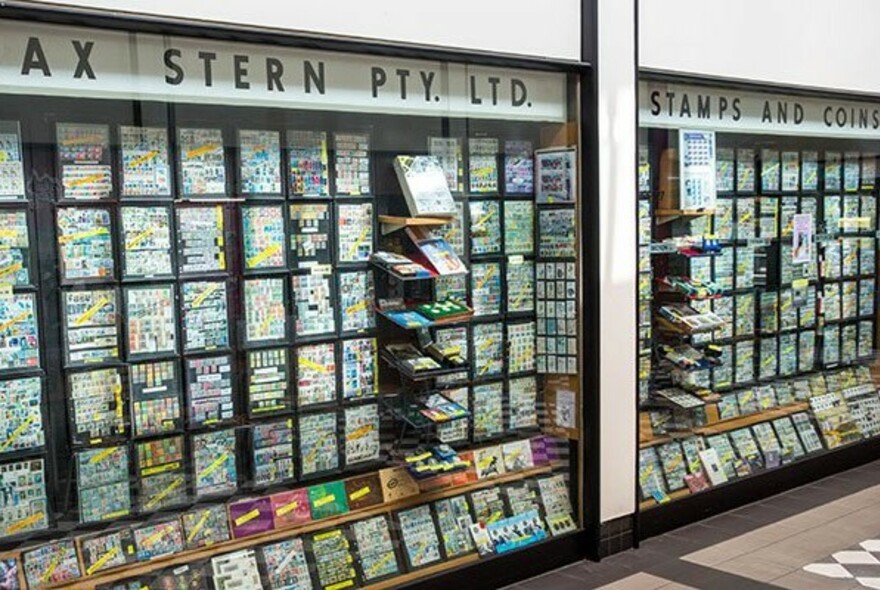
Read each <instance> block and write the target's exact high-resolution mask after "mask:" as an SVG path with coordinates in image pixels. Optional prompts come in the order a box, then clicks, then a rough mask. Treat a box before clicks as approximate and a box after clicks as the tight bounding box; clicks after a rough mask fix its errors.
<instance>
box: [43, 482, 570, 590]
mask: <svg viewBox="0 0 880 590" xmlns="http://www.w3.org/2000/svg"><path fill="white" fill-rule="evenodd" d="M552 470H553V468H552V467H551V466H541V467H533V468H531V469H525V470H523V471H517V472H514V473H505V474H503V475H499V476H497V477H492V478H489V479H481V480H478V481H473V482H470V483H467V484H465V485H460V486H450V487H445V488H441V489H437V490H432V491H429V492H423V493H420V494H416V495H414V496H410V497H408V498H404V499H401V500H397V501H394V502H387V503H384V504H380V505H378V506H371V507H369V508H362V509H360V510H352V511H351V512H346V513H345V514H341V515H339V516H334V517H332V518H324V519H321V520H315V521H311V522H308V523H306V524H302V525H298V526H292V527H287V528H283V529H275V530H272V531H267V532H265V533H260V534H257V535H252V536H249V537H245V538H242V539H230V540H229V541H224V542H222V543H215V544H214V545H211V546H209V547H201V548H199V549H191V550H186V551H180V552H178V553H175V554H173V555H170V556H167V557H162V558H159V559H154V560H153V561H148V562H144V563H135V564H130V565H127V566H121V567H119V568H114V569H112V570H107V571H106V572H98V573H96V574H94V575H92V576H84V577H82V578H79V579H76V580H71V581H70V582H67V583H64V584H56V585H53V586H47V588H53V589H55V588H71V589H73V588H75V589H77V590H94V589H95V588H96V587H97V586H99V585H103V584H107V583H110V582H118V581H121V580H125V579H128V578H135V577H139V576H144V575H147V574H150V573H154V572H156V571H157V570H161V569H165V568H168V567H173V566H179V565H183V564H187V563H191V562H194V561H201V560H206V559H210V558H211V557H214V556H216V555H219V554H223V553H228V552H231V551H238V550H240V549H248V548H250V547H255V546H257V545H263V544H265V543H271V542H273V541H281V540H283V539H289V538H291V537H295V536H298V535H303V534H307V533H311V532H314V531H319V530H322V529H330V528H333V527H338V526H341V525H344V524H347V523H349V522H353V521H355V520H360V519H363V518H368V517H370V516H376V515H379V514H386V513H391V512H396V511H398V510H401V509H404V508H410V507H413V506H417V505H419V504H425V503H427V502H434V501H436V500H441V499H443V498H449V497H452V496H458V495H460V494H465V493H468V492H471V491H474V490H479V489H483V488H488V487H492V486H496V485H499V484H503V483H508V482H512V481H519V480H521V479H526V478H529V477H535V476H538V475H545V474H548V473H551V472H552ZM475 551H476V550H475ZM479 558H480V557H479V555H478V554H477V553H476V552H475V553H473V554H471V555H466V556H464V557H461V558H457V559H452V560H448V561H444V562H442V563H438V564H436V565H433V566H429V567H426V568H423V569H419V570H417V571H414V572H409V573H407V574H403V575H401V576H397V577H394V578H391V579H389V580H387V581H385V582H380V583H377V584H374V585H372V586H367V588H370V589H373V590H379V589H384V588H393V587H396V586H398V585H400V584H401V583H402V582H404V581H411V580H415V579H418V578H422V577H424V576H429V575H432V574H435V573H437V572H440V571H444V570H447V569H451V568H454V567H459V566H461V565H464V564H467V563H470V562H472V561H477V560H479Z"/></svg>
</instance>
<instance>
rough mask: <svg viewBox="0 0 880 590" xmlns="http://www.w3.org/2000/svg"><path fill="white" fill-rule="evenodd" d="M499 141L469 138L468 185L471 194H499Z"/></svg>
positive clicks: (485, 138) (486, 138) (488, 138)
mask: <svg viewBox="0 0 880 590" xmlns="http://www.w3.org/2000/svg"><path fill="white" fill-rule="evenodd" d="M498 151H499V146H498V140H497V139H495V138H491V137H470V138H468V184H469V187H470V192H471V193H497V192H498Z"/></svg>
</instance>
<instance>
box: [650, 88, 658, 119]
mask: <svg viewBox="0 0 880 590" xmlns="http://www.w3.org/2000/svg"><path fill="white" fill-rule="evenodd" d="M651 114H652V115H654V116H655V117H656V116H657V115H659V114H660V91H659V90H652V91H651Z"/></svg>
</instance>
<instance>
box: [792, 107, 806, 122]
mask: <svg viewBox="0 0 880 590" xmlns="http://www.w3.org/2000/svg"><path fill="white" fill-rule="evenodd" d="M803 122H804V107H803V105H801V103H799V102H796V103H794V124H795V125H800V124H801V123H803Z"/></svg>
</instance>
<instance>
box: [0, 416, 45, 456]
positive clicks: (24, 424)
mask: <svg viewBox="0 0 880 590" xmlns="http://www.w3.org/2000/svg"><path fill="white" fill-rule="evenodd" d="M34 420H36V416H33V415H31V416H28V417H27V419H25V421H24V422H22V423H21V424H19V426H18V428H16V429H15V430H13V431H12V434H10V435H9V438H7V439H6V441H5V442H4V443H3V444H2V445H0V452H2V451H5V450H6V448H7V447H9V445H11V444H12V443H14V442H15V439H17V438H18V437H19V436H21V435H22V433H23V432H24V431H25V430H27V428H28V426H30V425H31V423H33V421H34Z"/></svg>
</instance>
